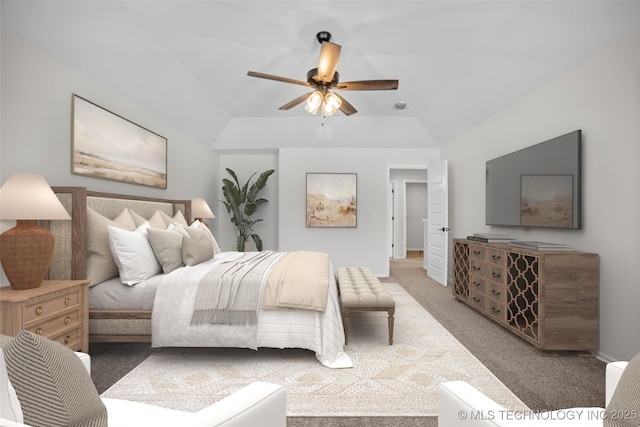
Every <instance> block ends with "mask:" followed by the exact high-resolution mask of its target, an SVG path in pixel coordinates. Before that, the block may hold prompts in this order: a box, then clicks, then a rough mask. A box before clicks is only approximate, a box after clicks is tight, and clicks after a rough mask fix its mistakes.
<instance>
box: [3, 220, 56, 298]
mask: <svg viewBox="0 0 640 427" xmlns="http://www.w3.org/2000/svg"><path fill="white" fill-rule="evenodd" d="M53 243H54V238H53V234H51V233H50V232H49V231H48V230H45V229H44V228H40V227H38V224H37V221H36V220H18V221H17V223H16V226H15V227H14V228H12V229H10V230H7V231H5V232H4V233H2V234H1V235H0V261H2V268H3V269H4V273H5V274H6V275H7V279H9V284H10V285H11V287H12V288H13V289H31V288H37V287H39V286H40V285H41V284H42V281H43V280H44V278H45V276H46V274H47V270H48V269H49V265H50V264H51V259H52V258H53Z"/></svg>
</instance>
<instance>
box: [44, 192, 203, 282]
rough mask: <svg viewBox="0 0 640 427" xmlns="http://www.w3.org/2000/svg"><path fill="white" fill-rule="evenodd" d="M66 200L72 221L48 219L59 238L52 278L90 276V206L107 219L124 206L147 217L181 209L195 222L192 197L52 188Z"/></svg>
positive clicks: (55, 250) (56, 244)
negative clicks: (173, 198)
mask: <svg viewBox="0 0 640 427" xmlns="http://www.w3.org/2000/svg"><path fill="white" fill-rule="evenodd" d="M52 189H53V191H54V193H56V195H57V196H58V199H60V201H61V202H62V205H63V206H64V207H65V209H66V210H67V212H69V215H71V221H69V220H64V221H44V222H43V226H44V227H46V228H48V229H49V230H50V231H51V233H53V236H54V238H55V247H54V253H53V260H52V261H51V266H50V267H49V276H48V278H49V279H84V278H86V269H87V256H86V253H85V248H86V235H85V230H86V220H87V207H90V208H91V209H93V210H94V211H96V212H98V213H99V214H101V215H103V216H105V217H107V218H110V219H111V218H115V217H116V216H117V215H118V214H119V213H120V212H121V211H122V210H123V209H124V208H130V209H132V210H134V211H136V212H137V213H138V214H140V215H142V216H143V217H145V218H148V217H150V216H151V215H153V214H154V213H155V211H156V210H158V209H159V210H161V211H163V212H164V213H166V214H168V215H169V216H173V215H175V214H176V213H177V212H178V211H181V212H182V214H183V215H184V217H185V219H186V220H187V221H188V222H191V200H171V199H159V198H152V197H141V196H131V195H123V194H113V193H100V192H95V191H88V190H87V189H86V188H85V187H52Z"/></svg>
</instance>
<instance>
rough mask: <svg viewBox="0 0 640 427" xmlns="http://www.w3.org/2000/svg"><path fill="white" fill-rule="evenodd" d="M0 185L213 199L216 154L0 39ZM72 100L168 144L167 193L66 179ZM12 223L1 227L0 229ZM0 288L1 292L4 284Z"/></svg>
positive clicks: (21, 45) (23, 46)
mask: <svg viewBox="0 0 640 427" xmlns="http://www.w3.org/2000/svg"><path fill="white" fill-rule="evenodd" d="M1 52H2V60H1V67H2V68H1V77H0V78H1V81H0V84H1V88H2V96H1V101H0V102H1V104H0V114H1V115H0V120H1V123H2V126H1V130H0V181H1V182H2V183H4V181H6V179H7V178H8V177H9V176H10V175H11V174H13V173H16V172H31V173H38V174H41V175H43V176H44V178H45V179H46V180H47V182H48V183H49V185H52V186H83V187H87V188H88V189H90V190H94V191H104V192H111V193H124V194H133V195H140V196H149V197H160V198H177V199H178V198H184V199H191V198H193V197H204V198H205V199H206V200H207V201H208V202H209V204H211V205H212V204H213V202H214V201H215V200H217V199H218V195H217V185H216V181H215V180H214V179H213V178H214V176H215V173H216V166H217V163H218V162H217V154H216V153H214V152H213V151H211V150H210V149H208V148H206V147H204V146H203V145H202V144H200V143H198V142H197V141H195V140H193V139H191V138H190V137H188V136H187V135H185V134H183V133H182V132H180V131H179V130H177V129H175V128H173V127H171V126H170V125H168V124H167V123H165V122H163V121H161V120H159V119H158V118H157V117H155V116H153V115H151V114H149V113H148V112H147V111H145V110H142V109H141V108H140V107H138V106H136V105H135V104H133V103H131V102H129V101H128V100H127V98H126V95H122V94H118V93H115V92H113V91H111V90H109V89H108V88H106V87H104V86H102V85H101V84H100V83H99V82H96V81H94V80H91V79H89V78H87V77H86V76H85V75H83V74H81V73H79V72H78V71H76V70H73V69H71V68H69V67H67V66H66V65H65V64H63V63H61V62H59V61H58V60H56V59H53V58H51V57H50V56H48V55H45V54H43V53H42V52H40V51H38V50H36V49H34V48H33V47H32V46H31V45H29V44H27V43H25V42H23V41H21V40H19V39H16V38H15V37H13V36H12V35H10V34H7V33H5V32H3V33H2V40H1ZM72 93H77V94H78V95H80V96H82V97H84V98H86V99H88V100H90V101H92V102H94V103H96V104H98V105H100V106H101V107H103V108H105V109H108V110H110V111H112V112H114V113H116V114H118V115H120V116H123V117H125V118H127V119H128V120H131V121H132V122H134V123H137V124H139V125H140V126H143V127H145V128H147V129H150V130H152V131H154V132H156V133H157V134H159V135H162V136H164V137H165V138H167V144H168V147H167V151H168V162H167V181H168V182H167V189H166V190H165V189H159V188H153V187H146V186H141V185H133V184H126V183H122V182H116V181H109V180H103V179H96V178H90V177H85V176H80V175H72V174H71V99H72ZM13 224H14V222H13V221H3V223H2V229H7V228H10V227H12V226H13ZM2 283H5V284H6V281H3V282H2Z"/></svg>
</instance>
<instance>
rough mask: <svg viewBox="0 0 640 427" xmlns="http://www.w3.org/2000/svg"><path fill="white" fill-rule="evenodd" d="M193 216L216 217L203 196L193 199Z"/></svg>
mask: <svg viewBox="0 0 640 427" xmlns="http://www.w3.org/2000/svg"><path fill="white" fill-rule="evenodd" d="M191 216H192V217H194V218H215V217H216V216H215V215H214V214H213V212H212V211H211V208H210V207H209V205H208V204H207V202H206V201H205V200H204V199H202V198H196V199H193V200H191Z"/></svg>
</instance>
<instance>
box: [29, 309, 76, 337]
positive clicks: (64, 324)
mask: <svg viewBox="0 0 640 427" xmlns="http://www.w3.org/2000/svg"><path fill="white" fill-rule="evenodd" d="M40 320H41V319H36V320H35V321H32V322H29V323H25V325H24V327H25V329H27V330H29V331H31V332H33V333H35V334H38V335H42V336H43V337H47V338H50V337H52V336H53V335H54V334H55V333H58V332H60V331H61V330H65V329H69V328H72V327H78V325H79V324H80V319H79V313H78V310H73V311H70V312H67V313H63V314H61V315H60V316H56V317H52V318H48V319H46V320H44V319H43V320H44V321H40Z"/></svg>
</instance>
